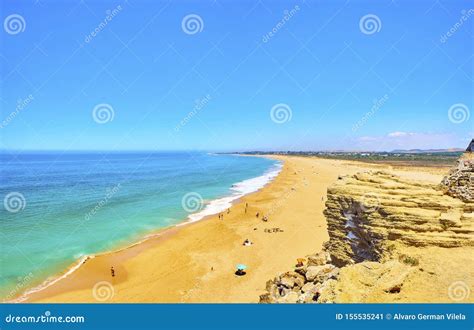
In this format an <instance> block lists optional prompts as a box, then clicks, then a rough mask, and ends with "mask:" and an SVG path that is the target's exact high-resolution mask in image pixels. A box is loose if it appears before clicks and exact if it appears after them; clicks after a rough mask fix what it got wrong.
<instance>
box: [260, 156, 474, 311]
mask: <svg viewBox="0 0 474 330" xmlns="http://www.w3.org/2000/svg"><path fill="white" fill-rule="evenodd" d="M466 154H467V153H466ZM466 154H465V155H464V156H463V157H462V158H461V159H460V160H459V162H458V164H457V167H456V168H455V169H453V170H452V171H451V172H450V174H449V175H448V176H447V177H446V178H445V179H444V180H443V183H442V184H441V185H435V184H429V183H425V182H418V181H412V180H408V179H402V178H400V177H397V176H395V175H393V174H390V173H387V172H383V171H377V172H364V173H358V174H355V175H351V176H346V177H341V178H339V180H338V181H337V182H336V183H335V184H334V185H333V186H332V187H331V188H329V189H328V195H327V196H328V199H327V202H326V209H325V211H324V214H325V216H326V220H327V223H328V232H329V237H330V239H329V241H328V242H327V243H326V244H325V248H324V251H322V252H320V253H317V254H315V255H312V256H308V257H307V259H308V260H307V262H305V263H304V264H301V265H299V266H298V267H296V268H295V269H294V270H293V271H290V272H286V273H283V274H280V275H278V276H277V277H275V278H274V279H273V280H270V281H268V282H267V293H266V294H264V295H262V296H260V301H261V302H265V303H290V302H301V303H312V302H338V301H346V302H349V301H351V302H360V301H370V297H364V295H371V294H372V295H376V294H381V295H383V294H386V295H397V294H398V293H400V291H401V290H402V288H403V284H404V282H405V280H406V278H407V277H408V276H409V275H410V274H411V273H412V272H414V271H418V272H423V271H424V270H423V268H420V267H418V262H419V260H418V259H417V258H414V257H412V256H410V255H405V254H403V253H402V252H403V251H408V250H410V251H413V249H414V250H415V251H422V250H420V249H425V250H429V249H437V248H441V249H449V250H452V251H454V250H456V251H458V250H459V248H464V247H466V248H467V247H469V248H472V247H473V246H474V201H473V200H472V198H467V197H469V196H471V197H472V195H470V194H471V193H472V189H473V181H472V173H473V163H472V158H469V157H471V156H472V154H470V155H467V156H466ZM466 160H468V162H466ZM466 178H469V179H466ZM447 187H448V188H447ZM428 257H429V256H428ZM430 276H432V275H430ZM433 276H434V275H433Z"/></svg>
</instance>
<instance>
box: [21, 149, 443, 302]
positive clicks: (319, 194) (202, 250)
mask: <svg viewBox="0 0 474 330" xmlns="http://www.w3.org/2000/svg"><path fill="white" fill-rule="evenodd" d="M271 158H273V159H277V160H279V161H283V162H284V166H283V169H282V170H281V172H280V174H279V175H278V176H277V177H275V178H274V180H273V181H271V182H269V183H268V184H267V185H265V186H264V187H263V188H262V189H260V190H258V191H257V192H253V193H250V194H248V195H245V196H243V197H242V198H239V199H237V200H235V201H234V203H233V205H232V207H231V213H230V214H229V215H227V214H226V215H224V220H218V219H217V216H216V215H209V216H207V217H205V218H203V219H201V220H200V221H196V222H187V223H186V225H181V226H179V225H178V226H173V227H171V228H167V229H162V230H160V231H159V233H156V234H155V235H153V236H152V237H150V238H147V239H145V240H143V241H141V242H139V243H135V244H133V245H132V246H130V247H128V248H124V249H121V250H119V251H113V252H107V253H103V254H100V255H97V256H96V257H94V258H92V259H89V260H87V261H86V262H85V263H84V264H83V265H82V267H79V268H78V269H77V270H76V271H75V272H73V273H72V274H70V275H69V276H68V277H66V278H64V279H62V280H60V281H58V282H56V283H55V284H53V285H51V286H49V287H47V288H45V289H43V290H42V291H39V292H35V293H32V294H30V295H29V296H28V298H27V299H26V300H25V301H26V302H103V301H98V300H97V299H96V298H97V297H95V296H94V288H95V287H96V285H97V284H98V283H105V282H106V283H108V284H110V288H112V294H111V295H110V296H109V297H107V300H106V301H107V302H257V301H258V296H259V294H260V293H261V292H262V291H263V290H264V288H265V282H266V280H267V279H268V278H270V277H271V276H273V275H274V274H275V273H277V272H279V271H281V270H282V269H286V268H287V267H290V266H292V265H293V264H294V261H295V260H294V259H295V257H298V256H300V257H304V256H305V255H307V254H310V253H313V252H314V251H316V250H319V249H320V248H321V247H322V244H323V242H324V241H326V240H327V238H328V234H327V230H326V221H325V218H324V216H323V214H322V211H323V209H324V199H325V198H324V196H325V195H326V190H327V187H328V186H329V185H330V184H332V183H333V182H334V181H335V180H337V178H338V176H340V175H345V174H351V173H355V172H357V171H360V170H366V169H374V168H386V166H380V165H378V164H377V165H374V164H360V163H357V162H353V161H341V160H325V159H318V158H301V157H285V156H271ZM407 175H413V173H411V174H410V173H408V174H407ZM435 176H436V177H437V176H438V175H435ZM433 181H435V179H433ZM245 203H249V212H248V214H246V213H244V208H245ZM257 212H258V213H260V217H259V218H256V216H255V214H256V213H257ZM263 214H265V215H268V217H269V221H268V222H262V220H261V217H262V215H263ZM295 220H298V221H295ZM275 228H278V229H280V230H281V231H276V232H268V231H266V230H273V229H275ZM245 238H249V239H250V240H251V241H253V242H254V245H252V246H250V247H244V246H242V242H243V240H244V239H245ZM237 263H245V264H246V265H248V266H249V269H248V274H247V275H246V276H244V277H238V276H235V275H234V274H233V271H234V270H235V265H236V264H237ZM111 266H113V267H114V269H115V270H116V274H117V275H116V276H115V277H111V274H110V267H111Z"/></svg>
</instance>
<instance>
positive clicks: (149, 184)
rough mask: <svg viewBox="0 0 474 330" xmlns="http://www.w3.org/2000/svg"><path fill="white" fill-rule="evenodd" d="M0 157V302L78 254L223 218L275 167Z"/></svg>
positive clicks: (132, 158) (221, 161) (150, 157)
mask: <svg viewBox="0 0 474 330" xmlns="http://www.w3.org/2000/svg"><path fill="white" fill-rule="evenodd" d="M0 158H1V165H0V168H1V181H0V196H1V197H2V199H3V205H2V206H3V207H2V208H1V220H0V237H1V240H0V249H1V251H0V252H1V253H0V297H1V298H2V299H9V298H11V296H12V295H16V294H18V293H20V292H19V291H23V290H24V289H25V288H27V287H32V286H37V285H39V284H41V283H43V282H44V281H45V280H47V279H48V278H49V279H51V278H52V276H54V275H55V274H57V273H58V272H61V271H64V270H65V269H66V268H67V267H69V266H71V265H72V264H73V263H74V262H77V261H78V260H79V259H81V258H83V257H84V256H87V255H93V254H97V253H100V252H104V251H108V250H114V249H117V248H119V247H122V246H126V245H128V244H132V243H133V242H136V241H138V240H140V239H142V238H143V237H144V236H145V235H147V234H149V233H152V232H153V231H155V230H158V229H160V228H164V227H168V226H171V225H177V224H181V223H183V222H184V221H197V220H199V219H201V218H203V217H204V216H206V215H208V214H214V213H217V212H219V211H222V210H225V209H226V208H228V207H229V206H230V205H231V204H230V203H231V202H232V201H233V200H235V199H237V198H239V197H241V196H242V195H244V194H247V193H250V192H253V191H256V190H258V189H260V188H261V187H262V186H264V185H265V184H266V183H267V182H269V181H270V180H271V179H272V178H273V177H274V176H275V175H276V174H277V173H278V171H279V169H280V167H281V166H280V164H279V163H278V162H277V161H275V160H270V159H265V158H257V157H240V156H233V155H216V154H208V153H186V152H182V153H151V154H150V153H100V152H95V153H63V154H60V153H29V154H25V153H22V154H21V155H10V154H6V153H3V154H0Z"/></svg>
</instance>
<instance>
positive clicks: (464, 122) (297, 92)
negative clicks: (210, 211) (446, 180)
mask: <svg viewBox="0 0 474 330" xmlns="http://www.w3.org/2000/svg"><path fill="white" fill-rule="evenodd" d="M472 7H473V6H472V2H471V3H469V1H424V0H423V1H422V0H415V1H413V0H412V1H403V0H396V1H355V0H352V1H329V0H325V1H310V0H306V1H269V0H263V1H243V0H242V1H224V0H217V1H199V2H198V1H174V2H168V1H138V0H128V1H125V2H124V1H91V0H83V1H76V0H71V1H65V0H64V1H58V0H56V1H47V0H41V1H35V0H28V1H18V0H15V1H13V0H6V1H2V4H1V18H2V21H3V23H4V24H3V30H2V31H1V45H0V61H1V62H0V63H1V71H0V73H1V96H0V97H1V103H0V104H1V110H2V118H1V120H2V126H1V131H0V132H1V135H2V148H3V149H15V150H32V149H36V150H47V149H54V150H181V149H185V150H190V149H198V150H218V151H221V150H332V149H346V150H392V149H400V148H402V149H410V148H449V147H465V146H466V145H467V143H468V140H470V139H471V138H472V136H473V135H474V134H473V132H474V114H471V112H472V111H473V108H474V102H473V101H474V88H473V86H474V84H473V70H474V69H473V68H474V58H473V50H474V46H473V45H474V40H473V39H474V29H473V27H474V9H473V8H472ZM285 11H286V12H285ZM285 13H286V14H285ZM11 15H19V16H20V18H21V19H22V20H21V19H20V20H18V16H11ZM188 15H193V16H188ZM285 15H286V19H285ZM367 15H369V16H367ZM107 17H108V18H107ZM186 17H188V18H186ZM15 19H17V21H16V22H15V21H14V20H15ZM11 20H13V22H10V23H12V25H11V26H10V25H8V24H7V23H9V21H11ZM188 20H189V22H188V23H189V26H188V25H186V24H185V23H186V21H188ZM193 20H194V22H193ZM183 21H184V22H183ZM105 22H106V24H105ZM364 22H366V23H367V25H364ZM13 23H19V27H18V24H17V26H15V25H14V24H13ZM193 23H196V24H195V25H194V26H193ZM371 23H372V25H371ZM93 31H96V32H95V33H94V35H92V32H93ZM271 31H273V32H272V35H270V34H269V33H270V32H271ZM374 102H375V104H374ZM18 104H21V105H22V107H18ZM278 105H279V106H278ZM95 108H96V111H97V112H95V111H94V109H95ZM272 109H274V112H272ZM94 114H95V117H94ZM272 114H274V116H273V117H272ZM275 114H276V116H275ZM102 115H104V116H105V117H101V116H102ZM280 115H281V116H282V117H280Z"/></svg>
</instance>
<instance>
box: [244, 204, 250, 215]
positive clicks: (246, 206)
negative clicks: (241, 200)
mask: <svg viewBox="0 0 474 330" xmlns="http://www.w3.org/2000/svg"><path fill="white" fill-rule="evenodd" d="M248 207H249V203H245V213H247V209H248Z"/></svg>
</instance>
